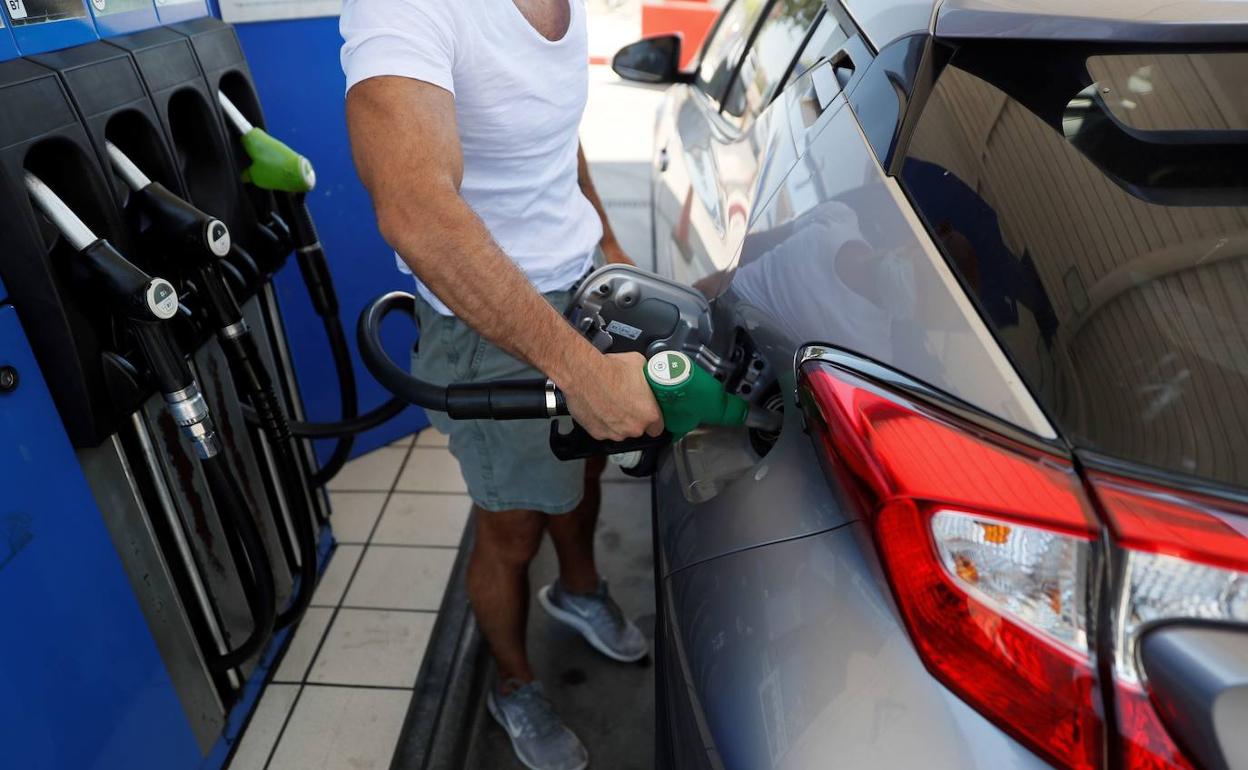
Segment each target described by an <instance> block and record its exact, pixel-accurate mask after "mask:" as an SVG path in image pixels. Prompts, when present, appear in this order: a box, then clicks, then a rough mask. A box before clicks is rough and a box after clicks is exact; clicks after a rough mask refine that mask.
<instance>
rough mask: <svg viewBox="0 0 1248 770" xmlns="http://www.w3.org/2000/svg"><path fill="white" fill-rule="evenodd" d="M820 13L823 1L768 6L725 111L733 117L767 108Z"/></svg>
mask: <svg viewBox="0 0 1248 770" xmlns="http://www.w3.org/2000/svg"><path fill="white" fill-rule="evenodd" d="M822 10H823V0H776V2H775V3H773V4H772V5H771V8H770V9H768V11H767V16H766V17H765V18H764V19H763V21H762V23H761V24H760V25H759V28H758V32H757V33H756V34H755V35H754V41H753V43H751V44H750V50H749V51H748V52H747V53H746V55H745V58H743V59H742V60H741V71H740V74H739V75H738V76H737V79H736V80H734V81H733V83H732V87H731V88H730V89H729V91H728V97H727V98H726V99H725V100H724V112H726V113H728V114H730V115H733V116H735V117H741V116H742V115H746V114H750V115H757V114H758V113H759V112H761V111H762V109H763V108H764V107H766V106H767V103H768V102H770V101H771V96H772V94H773V93H775V91H776V89H777V87H778V86H779V85H780V83H781V80H782V79H783V78H784V74H785V73H786V72H788V71H789V65H790V64H792V63H793V57H794V55H796V54H797V49H798V48H799V47H800V46H801V45H802V41H803V40H805V39H806V34H807V33H808V32H809V31H810V26H811V24H813V23H814V21H815V18H816V17H817V16H818V15H819V13H820V11H822Z"/></svg>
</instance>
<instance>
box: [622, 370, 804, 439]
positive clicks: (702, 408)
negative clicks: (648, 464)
mask: <svg viewBox="0 0 1248 770" xmlns="http://www.w3.org/2000/svg"><path fill="white" fill-rule="evenodd" d="M646 380H647V381H648V382H649V383H650V388H651V390H652V391H653V392H654V398H655V400H656V401H658V402H659V411H661V412H662V413H663V424H664V425H665V426H666V428H667V430H668V432H669V433H671V434H672V437H673V438H680V437H681V436H684V435H685V434H686V433H688V432H689V431H691V430H693V429H694V428H697V427H698V426H700V425H726V426H737V425H743V426H746V427H751V428H762V429H765V430H779V428H780V415H779V414H777V413H775V412H772V411H769V410H766V409H762V408H760V407H756V406H752V405H750V404H749V403H748V402H747V401H746V400H745V399H743V398H741V397H739V396H735V395H733V394H731V393H729V392H728V391H726V390H724V386H723V383H721V382H720V381H719V380H717V379H715V378H714V377H713V376H711V373H710V372H708V371H706V370H705V369H703V368H702V367H700V366H698V365H696V364H694V362H693V360H692V359H691V358H689V356H687V355H685V354H684V353H681V352H680V351H676V350H665V351H663V352H662V353H656V354H655V355H653V356H651V357H650V360H649V361H647V362H646Z"/></svg>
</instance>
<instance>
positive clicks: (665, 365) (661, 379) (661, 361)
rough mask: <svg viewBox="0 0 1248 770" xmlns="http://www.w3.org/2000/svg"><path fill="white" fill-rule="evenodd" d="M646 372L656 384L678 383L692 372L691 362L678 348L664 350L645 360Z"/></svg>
mask: <svg viewBox="0 0 1248 770" xmlns="http://www.w3.org/2000/svg"><path fill="white" fill-rule="evenodd" d="M646 374H647V375H648V376H649V377H650V380H651V382H654V383H655V384H657V385H680V384H681V383H683V382H684V381H685V380H687V379H689V377H690V376H691V375H692V374H693V362H692V361H690V360H689V356H687V355H685V354H684V353H681V352H680V351H678V350H665V351H663V352H662V353H658V354H656V355H654V356H651V357H650V360H649V361H648V362H646Z"/></svg>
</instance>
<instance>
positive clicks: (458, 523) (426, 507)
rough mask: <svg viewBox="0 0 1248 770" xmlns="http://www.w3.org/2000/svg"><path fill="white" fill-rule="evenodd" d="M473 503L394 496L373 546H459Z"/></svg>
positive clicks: (463, 499) (464, 498) (462, 499)
mask: <svg viewBox="0 0 1248 770" xmlns="http://www.w3.org/2000/svg"><path fill="white" fill-rule="evenodd" d="M471 507H472V500H471V499H470V498H469V497H468V495H422V494H412V493H403V492H395V493H394V494H393V495H391V496H390V501H389V502H387V503H386V510H385V512H383V513H382V515H381V523H380V524H378V525H377V529H376V531H374V532H373V539H372V543H373V545H387V544H388V545H451V546H457V545H459V540H460V537H461V536H462V535H463V533H464V524H465V523H467V521H468V511H469V509H470V508H471Z"/></svg>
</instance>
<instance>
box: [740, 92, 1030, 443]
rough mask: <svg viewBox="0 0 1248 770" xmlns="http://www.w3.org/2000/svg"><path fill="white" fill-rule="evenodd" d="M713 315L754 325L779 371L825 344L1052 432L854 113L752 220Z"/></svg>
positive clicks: (814, 147)
mask: <svg viewBox="0 0 1248 770" xmlns="http://www.w3.org/2000/svg"><path fill="white" fill-rule="evenodd" d="M747 308H748V309H747ZM716 311H717V313H718V314H719V316H720V317H724V316H727V317H726V318H723V320H722V321H720V322H719V323H720V325H723V324H724V323H730V324H732V325H737V326H742V325H744V326H747V327H751V331H750V333H751V336H752V337H753V338H754V341H755V343H756V344H758V345H759V346H760V348H761V349H762V350H764V351H766V352H767V354H768V357H769V359H770V360H771V363H772V365H773V367H775V368H776V370H777V371H783V370H785V369H792V360H793V356H794V354H795V352H796V351H797V349H798V348H800V347H801V346H802V345H805V344H808V343H812V342H822V343H827V344H831V345H835V346H837V347H841V348H844V349H846V350H852V351H855V352H857V353H859V354H861V355H865V356H867V357H869V358H873V359H876V360H878V361H880V362H882V363H884V364H887V365H889V366H891V367H893V368H895V369H899V370H901V371H904V372H907V373H909V374H911V375H912V376H914V377H915V378H916V379H919V380H921V381H923V382H925V383H927V384H928V385H930V386H932V387H934V388H937V389H939V390H942V391H945V392H947V393H949V394H951V395H953V396H956V397H957V398H960V399H962V400H963V401H966V402H967V403H969V404H971V405H973V406H976V407H978V408H980V409H982V410H983V411H985V412H988V413H989V414H992V415H994V416H997V417H1000V418H1001V419H1004V420H1006V421H1008V422H1010V423H1012V424H1014V425H1018V426H1019V427H1021V428H1024V429H1025V430H1028V431H1030V432H1032V433H1034V434H1036V435H1038V436H1041V437H1045V438H1049V437H1052V436H1053V435H1054V432H1053V428H1052V426H1051V425H1049V423H1048V420H1047V419H1046V418H1045V417H1044V415H1043V413H1042V412H1041V411H1040V409H1039V407H1037V406H1036V403H1035V400H1034V399H1033V398H1032V397H1031V394H1030V393H1029V392H1028V391H1027V390H1026V388H1025V387H1023V385H1022V382H1021V380H1020V379H1019V377H1018V374H1017V373H1016V372H1015V371H1014V369H1013V368H1012V367H1011V365H1010V364H1009V362H1008V360H1007V359H1006V358H1005V356H1004V354H1003V353H1002V352H1001V349H1000V347H999V346H998V345H997V343H996V341H995V340H993V338H992V336H991V334H990V332H989V331H988V329H987V327H985V326H984V323H983V320H982V319H981V318H980V317H979V315H978V314H977V313H976V311H975V310H974V308H973V307H972V306H971V304H970V302H969V300H968V299H967V297H966V295H965V292H963V291H962V289H961V287H960V286H959V285H958V284H957V281H956V279H955V278H954V277H953V275H952V274H951V273H950V271H949V269H948V266H947V265H946V263H945V261H944V259H943V257H941V255H940V254H939V253H938V252H937V250H936V247H935V245H934V244H933V243H932V241H931V239H930V237H929V236H928V234H927V232H926V230H925V229H924V228H923V225H922V223H921V222H919V220H918V218H917V217H916V216H915V214H914V213H913V211H912V210H911V208H910V206H909V204H908V202H907V201H906V199H905V198H904V196H903V195H902V194H901V192H900V191H899V190H898V188H897V185H896V183H895V182H894V181H893V180H892V179H890V178H888V177H886V176H885V175H884V173H883V171H882V170H881V169H880V167H879V164H878V161H877V160H876V157H875V154H874V153H873V152H872V150H871V147H870V146H869V145H868V144H867V142H866V140H865V139H864V137H863V135H862V133H861V131H860V129H859V127H858V123H857V120H856V119H855V116H854V114H853V111H852V110H850V109H842V110H840V111H839V112H838V113H837V114H836V115H835V116H834V117H833V119H832V120H830V121H828V123H827V124H826V126H825V128H824V129H823V130H822V131H821V132H820V133H819V135H818V136H817V137H815V138H814V140H813V142H812V144H811V148H810V150H809V151H808V152H807V153H806V154H805V155H804V156H803V158H802V160H801V161H799V162H798V164H797V165H796V166H795V167H794V169H793V170H792V172H790V174H789V176H788V178H787V179H786V180H785V181H784V183H783V185H782V186H781V188H780V190H779V192H778V193H777V194H776V195H775V197H774V198H773V199H772V200H771V201H770V203H769V204H768V205H767V206H766V208H765V209H764V210H763V211H762V212H761V214H760V215H759V216H758V217H757V218H756V220H755V223H754V225H753V227H752V228H751V230H750V234H749V235H748V236H747V237H746V239H745V243H744V246H743V248H742V253H741V258H740V262H739V264H738V266H737V267H736V268H735V270H734V273H733V276H732V282H731V284H730V285H729V288H728V290H727V292H725V294H724V295H723V296H722V297H720V299H719V302H717V308H716Z"/></svg>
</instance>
